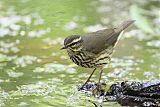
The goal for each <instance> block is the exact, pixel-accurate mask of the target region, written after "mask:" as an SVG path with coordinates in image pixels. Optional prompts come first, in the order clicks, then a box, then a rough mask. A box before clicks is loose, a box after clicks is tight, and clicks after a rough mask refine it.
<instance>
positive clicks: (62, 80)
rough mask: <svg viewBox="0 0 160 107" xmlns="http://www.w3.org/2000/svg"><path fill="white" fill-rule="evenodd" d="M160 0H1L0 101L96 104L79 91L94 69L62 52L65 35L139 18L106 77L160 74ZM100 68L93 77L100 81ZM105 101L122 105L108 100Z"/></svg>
mask: <svg viewBox="0 0 160 107" xmlns="http://www.w3.org/2000/svg"><path fill="white" fill-rule="evenodd" d="M158 3H159V2H158V1H151V2H149V1H146V0H141V1H139V0H136V1H134V2H132V0H128V1H118V0H115V1H112V0H99V1H97V0H92V1H90V0H79V1H78V0H65V1H64V0H47V1H44V0H35V1H33V0H14V1H11V0H1V1H0V106H4V107H28V106H29V107H62V106H68V107H71V106H74V107H75V106H76V107H84V106H88V107H90V106H93V104H92V103H90V102H88V100H92V101H95V102H96V103H97V104H100V103H101V101H99V100H98V99H96V98H94V97H88V96H87V95H85V94H84V93H82V92H78V91H77V90H76V85H78V84H81V83H83V82H84V81H85V79H86V78H87V77H88V76H89V74H90V72H91V70H90V69H85V68H81V67H77V66H76V65H75V64H73V63H72V62H71V60H70V59H69V58H68V56H67V54H66V52H65V51H61V50H60V47H61V46H62V44H63V39H64V37H66V36H68V35H70V34H84V33H86V32H91V31H96V30H99V29H102V28H104V27H113V25H117V24H119V23H120V22H122V21H123V20H126V19H130V18H133V19H136V23H135V25H133V26H132V27H130V28H129V29H127V31H126V33H125V34H124V35H123V37H122V39H121V40H120V42H119V43H118V46H117V47H116V50H115V53H114V55H113V59H112V63H111V64H110V65H109V66H105V70H104V71H105V72H104V74H103V76H102V81H103V82H108V83H113V82H116V81H124V80H136V81H151V80H158V79H160V66H159V65H160V53H159V52H160V48H159V47H160V26H159V24H160V11H159V10H160V9H159V7H158ZM98 75H99V74H98V72H96V73H95V74H94V75H93V78H92V80H95V81H97V80H98ZM102 105H104V106H113V105H114V106H115V107H119V106H120V105H119V104H117V103H111V102H104V103H102Z"/></svg>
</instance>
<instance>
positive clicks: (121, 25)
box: [115, 20, 135, 33]
mask: <svg viewBox="0 0 160 107" xmlns="http://www.w3.org/2000/svg"><path fill="white" fill-rule="evenodd" d="M134 21H135V20H127V21H124V22H122V24H120V25H119V26H118V27H116V29H115V32H117V33H118V32H121V31H123V30H124V29H126V28H127V27H128V26H129V25H131V24H132V23H133V22H134Z"/></svg>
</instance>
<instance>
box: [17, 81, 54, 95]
mask: <svg viewBox="0 0 160 107" xmlns="http://www.w3.org/2000/svg"><path fill="white" fill-rule="evenodd" d="M55 88H56V86H55V85H52V84H47V83H44V82H38V83H36V84H28V85H22V86H20V87H18V90H17V91H15V93H14V94H16V95H21V96H24V95H25V96H31V95H34V96H46V95H48V94H49V93H51V92H53V91H54V90H55Z"/></svg>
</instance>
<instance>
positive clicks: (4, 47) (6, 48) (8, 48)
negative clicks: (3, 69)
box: [0, 40, 20, 53]
mask: <svg viewBox="0 0 160 107" xmlns="http://www.w3.org/2000/svg"><path fill="white" fill-rule="evenodd" d="M19 43H20V40H16V41H15V42H4V41H0V52H3V53H10V52H13V53H17V52H19V51H20V49H19V48H18V47H17V45H18V44H19Z"/></svg>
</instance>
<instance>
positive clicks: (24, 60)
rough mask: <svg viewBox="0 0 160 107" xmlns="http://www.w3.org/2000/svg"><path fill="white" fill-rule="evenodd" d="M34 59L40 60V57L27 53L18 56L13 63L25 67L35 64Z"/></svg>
mask: <svg viewBox="0 0 160 107" xmlns="http://www.w3.org/2000/svg"><path fill="white" fill-rule="evenodd" d="M34 61H38V58H37V57H36V56H29V55H25V56H21V57H17V58H16V59H15V60H14V61H13V63H14V64H16V65H17V66H20V67H25V66H27V65H31V64H33V62H34Z"/></svg>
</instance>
